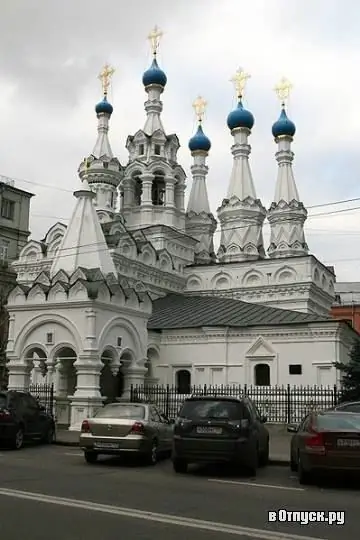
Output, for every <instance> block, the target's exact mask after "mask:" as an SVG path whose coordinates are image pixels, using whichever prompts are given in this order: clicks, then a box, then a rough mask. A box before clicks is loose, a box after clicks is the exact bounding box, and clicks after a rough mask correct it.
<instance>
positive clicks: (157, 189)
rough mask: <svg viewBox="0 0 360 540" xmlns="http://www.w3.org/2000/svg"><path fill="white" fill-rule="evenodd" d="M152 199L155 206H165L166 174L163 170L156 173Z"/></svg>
mask: <svg viewBox="0 0 360 540" xmlns="http://www.w3.org/2000/svg"><path fill="white" fill-rule="evenodd" d="M151 199H152V203H153V205H154V206H164V204H165V176H164V174H163V173H162V172H156V173H155V177H154V180H153V183H152V191H151Z"/></svg>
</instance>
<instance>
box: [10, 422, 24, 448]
mask: <svg viewBox="0 0 360 540" xmlns="http://www.w3.org/2000/svg"><path fill="white" fill-rule="evenodd" d="M11 446H12V448H14V450H21V448H22V447H23V446H24V430H23V428H22V427H18V428H17V431H16V433H15V437H14V439H13V441H12V445H11Z"/></svg>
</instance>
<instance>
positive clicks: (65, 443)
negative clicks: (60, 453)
mask: <svg viewBox="0 0 360 540" xmlns="http://www.w3.org/2000/svg"><path fill="white" fill-rule="evenodd" d="M53 444H54V445H55V446H72V447H76V446H79V443H78V442H75V441H59V440H58V441H54V442H53Z"/></svg>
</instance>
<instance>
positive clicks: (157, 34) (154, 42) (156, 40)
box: [148, 26, 163, 56]
mask: <svg viewBox="0 0 360 540" xmlns="http://www.w3.org/2000/svg"><path fill="white" fill-rule="evenodd" d="M162 36H163V32H162V31H161V30H160V29H159V28H158V27H157V26H155V27H154V29H153V30H151V32H150V34H149V35H148V40H149V41H150V47H151V52H152V53H153V55H154V56H156V53H157V50H158V48H159V44H160V38H161V37H162Z"/></svg>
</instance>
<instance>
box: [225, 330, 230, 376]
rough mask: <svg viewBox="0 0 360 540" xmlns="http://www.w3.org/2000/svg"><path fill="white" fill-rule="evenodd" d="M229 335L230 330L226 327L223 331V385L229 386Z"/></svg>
mask: <svg viewBox="0 0 360 540" xmlns="http://www.w3.org/2000/svg"><path fill="white" fill-rule="evenodd" d="M229 333H230V328H229V327H228V326H227V327H226V330H225V374H226V375H225V384H229V367H228V363H229Z"/></svg>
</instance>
